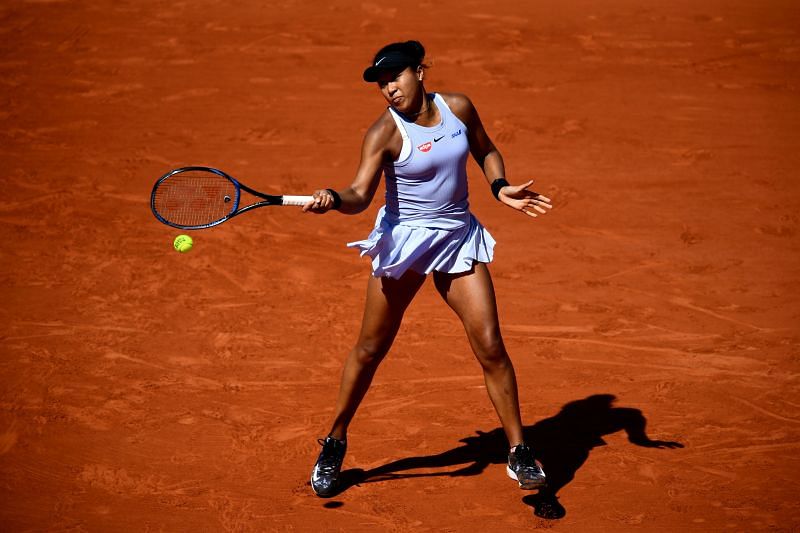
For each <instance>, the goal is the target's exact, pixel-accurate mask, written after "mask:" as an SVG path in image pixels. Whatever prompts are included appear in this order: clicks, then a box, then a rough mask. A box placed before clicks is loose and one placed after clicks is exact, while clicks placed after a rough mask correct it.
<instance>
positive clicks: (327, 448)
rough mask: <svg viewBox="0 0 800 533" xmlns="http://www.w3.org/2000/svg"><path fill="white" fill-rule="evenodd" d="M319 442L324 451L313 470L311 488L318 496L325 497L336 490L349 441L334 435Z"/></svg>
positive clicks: (320, 453)
mask: <svg viewBox="0 0 800 533" xmlns="http://www.w3.org/2000/svg"><path fill="white" fill-rule="evenodd" d="M318 442H319V443H320V444H321V445H322V451H321V452H319V457H318V458H317V463H316V464H315V465H314V469H313V470H312V471H311V488H312V489H313V490H314V493H315V494H316V495H317V496H321V497H323V498H325V497H327V496H333V494H335V492H336V487H337V485H338V481H339V472H340V471H341V469H342V463H343V462H344V454H345V452H346V451H347V442H346V441H343V440H338V439H334V438H333V437H328V438H326V439H325V440H322V439H319V440H318Z"/></svg>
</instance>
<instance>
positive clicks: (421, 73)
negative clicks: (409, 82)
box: [417, 65, 425, 81]
mask: <svg viewBox="0 0 800 533" xmlns="http://www.w3.org/2000/svg"><path fill="white" fill-rule="evenodd" d="M424 77H425V69H424V68H422V66H421V65H420V66H419V67H417V78H418V79H419V81H422V79H423V78H424Z"/></svg>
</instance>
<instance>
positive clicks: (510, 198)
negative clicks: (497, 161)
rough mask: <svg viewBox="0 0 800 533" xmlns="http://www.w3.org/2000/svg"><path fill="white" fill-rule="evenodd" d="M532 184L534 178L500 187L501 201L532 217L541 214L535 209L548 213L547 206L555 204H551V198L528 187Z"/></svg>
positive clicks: (550, 206) (549, 207)
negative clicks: (519, 183)
mask: <svg viewBox="0 0 800 533" xmlns="http://www.w3.org/2000/svg"><path fill="white" fill-rule="evenodd" d="M531 185H533V180H530V181H528V182H526V183H523V184H522V185H506V186H505V187H503V188H502V189H500V194H499V198H500V201H501V202H503V203H504V204H506V205H507V206H509V207H513V208H514V209H516V210H517V211H522V212H523V213H525V214H526V215H529V216H532V217H537V216H539V215H537V214H536V213H535V212H534V211H537V212H539V213H541V214H545V213H547V211H545V208H547V209H552V208H553V206H552V205H550V201H551V200H550V198H548V197H546V196H542V195H541V194H539V193H538V192H533V191H529V190H528V187H530V186H531Z"/></svg>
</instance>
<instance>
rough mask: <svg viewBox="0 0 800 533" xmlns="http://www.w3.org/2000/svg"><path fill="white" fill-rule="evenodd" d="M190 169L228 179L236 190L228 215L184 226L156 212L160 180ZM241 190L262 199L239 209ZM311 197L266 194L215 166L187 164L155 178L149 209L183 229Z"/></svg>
mask: <svg viewBox="0 0 800 533" xmlns="http://www.w3.org/2000/svg"><path fill="white" fill-rule="evenodd" d="M191 171H196V172H211V173H213V174H216V175H217V176H220V177H221V178H224V179H226V180H228V181H230V182H231V183H232V184H233V187H234V190H235V191H236V192H235V197H234V198H231V201H232V202H233V205H232V206H231V211H230V213H229V214H228V215H226V216H224V217H222V218H221V219H219V220H215V221H213V222H210V223H208V224H198V225H195V226H184V225H181V224H176V223H174V222H170V221H169V220H167V219H165V218H164V217H162V216H161V215H160V214H159V213H158V211H157V210H156V190H158V187H159V185H161V183H162V182H164V181H165V180H167V179H169V178H170V177H172V176H174V175H175V174H182V173H183V172H191ZM242 191H245V192H247V193H250V194H252V195H253V196H255V197H257V198H262V200H261V201H259V202H256V203H254V204H250V205H247V206H245V207H242V208H241V209H239V202H240V201H241V197H242ZM311 198H312V197H311V196H288V195H284V196H281V195H275V194H266V193H263V192H259V191H257V190H255V189H252V188H250V187H248V186H247V185H244V184H243V183H240V182H239V181H238V180H237V179H236V178H234V177H233V176H230V175H229V174H227V173H225V172H223V171H222V170H219V169H217V168H213V167H202V166H189V167H181V168H176V169H174V170H170V171H169V172H167V173H166V174H164V175H163V176H161V177H160V178H158V180H156V183H155V185H153V191H152V192H151V193H150V210H151V211H152V212H153V215H155V217H156V218H157V219H158V220H159V222H161V223H163V224H166V225H167V226H172V227H173V228H178V229H185V230H197V229H206V228H212V227H214V226H217V225H219V224H222V223H223V222H225V221H227V220H230V219H231V218H233V217H235V216H237V215H241V214H242V213H246V212H247V211H250V210H252V209H255V208H257V207H264V206H267V205H304V204H305V203H306V202H307V201H309V200H310V199H311Z"/></svg>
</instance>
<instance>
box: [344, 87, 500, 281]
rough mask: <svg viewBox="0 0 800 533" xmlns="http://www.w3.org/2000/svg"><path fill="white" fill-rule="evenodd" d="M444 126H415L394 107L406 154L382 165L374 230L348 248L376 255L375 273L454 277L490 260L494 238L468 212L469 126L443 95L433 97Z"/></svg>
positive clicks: (395, 276)
mask: <svg viewBox="0 0 800 533" xmlns="http://www.w3.org/2000/svg"><path fill="white" fill-rule="evenodd" d="M432 97H433V101H434V102H435V103H436V107H437V108H438V109H439V114H440V115H441V117H442V121H441V122H440V123H439V124H437V125H435V126H432V127H424V126H418V125H417V124H414V123H413V122H411V121H409V120H407V119H406V118H405V117H404V116H403V115H401V114H400V113H398V112H397V111H395V110H394V109H392V108H391V107H390V108H389V112H390V113H391V114H392V117H393V118H394V120H395V122H396V123H397V127H398V128H399V130H400V134H401V136H402V137H403V149H402V150H401V152H400V156H399V157H398V160H397V161H395V162H394V163H392V164H390V165H386V166H385V167H384V175H385V177H386V205H384V206H383V207H381V209H380V211H379V212H378V217H377V219H376V220H375V228H374V229H373V230H372V233H370V234H369V236H368V237H367V238H366V239H365V240H363V241H357V242H351V243H348V244H347V246H349V247H351V248H360V249H361V255H362V256H364V255H368V256H369V257H371V258H372V275H373V276H375V277H380V276H389V277H392V278H399V277H400V276H402V275H403V274H404V273H405V272H406V271H407V270H414V271H416V272H419V273H421V274H429V273H431V272H433V271H438V272H447V273H451V274H455V273H459V272H466V271H468V270H470V269H471V268H472V266H473V264H474V263H475V262H480V263H489V262H491V261H492V258H493V257H494V245H495V240H494V239H493V238H492V236H491V235H490V234H489V232H488V231H487V230H486V228H484V227H483V226H482V225H481V223H480V222H478V219H476V218H475V216H473V215H472V213H470V211H469V201H468V199H467V197H468V187H467V158H468V157H469V142H468V140H467V127H466V126H465V125H464V123H463V122H461V120H459V118H458V117H457V116H456V115H455V114H454V113H453V112H452V111H450V108H449V107H447V104H446V103H445V101H444V98H442V97H441V96H440V95H439V94H433V95H432Z"/></svg>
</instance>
